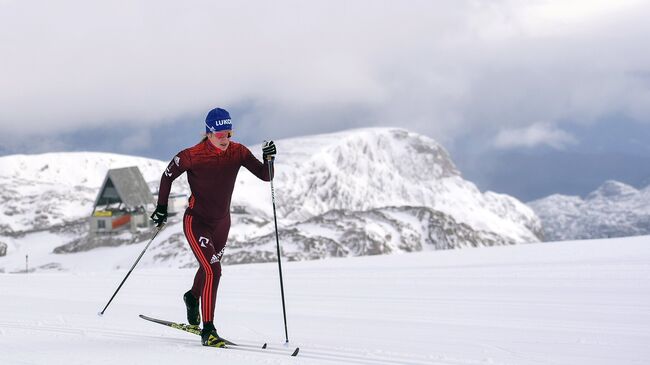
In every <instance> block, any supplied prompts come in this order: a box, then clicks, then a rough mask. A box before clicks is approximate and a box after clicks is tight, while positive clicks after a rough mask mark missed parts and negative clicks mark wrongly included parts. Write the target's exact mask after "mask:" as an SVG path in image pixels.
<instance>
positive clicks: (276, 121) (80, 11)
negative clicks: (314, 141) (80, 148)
mask: <svg viewBox="0 0 650 365" xmlns="http://www.w3.org/2000/svg"><path fill="white" fill-rule="evenodd" d="M0 7H1V11H0V44H2V46H3V56H2V57H1V58H0V79H1V80H2V83H1V84H0V135H1V136H0V143H3V142H2V140H3V139H4V140H6V141H8V140H9V139H11V142H12V143H15V141H16V140H20V139H27V138H29V137H31V136H35V135H36V136H38V135H43V134H46V135H48V136H49V137H52V136H56V135H57V134H60V133H74V132H75V131H78V130H82V129H88V128H101V127H103V126H105V125H106V124H111V125H115V126H116V127H117V126H119V125H127V124H128V125H131V124H137V125H142V126H147V125H152V126H157V125H161V124H165V123H171V122H172V121H177V120H179V119H180V118H186V117H188V116H191V118H193V119H191V120H188V122H187V127H188V128H195V125H196V129H197V130H198V129H200V126H201V123H200V119H201V118H202V117H203V115H205V113H206V112H207V111H208V110H209V109H211V108H212V107H214V106H217V105H219V106H224V107H227V108H231V109H235V110H237V111H239V113H238V114H237V115H234V117H235V118H236V119H238V120H239V121H240V123H239V125H240V126H247V125H248V126H254V127H255V131H256V133H259V134H264V135H271V136H273V137H274V138H277V137H285V136H288V135H289V134H307V133H319V132H326V131H332V130H338V129H344V128H348V127H357V126H369V125H398V126H404V127H407V128H410V129H413V130H416V131H418V132H421V133H425V134H428V135H431V136H433V137H435V138H438V139H445V138H453V137H455V136H460V135H463V134H466V133H468V131H473V130H477V129H489V130H493V131H498V130H501V129H503V128H507V129H514V130H516V129H521V128H526V127H529V126H530V123H529V121H531V120H546V121H549V122H550V123H555V124H557V125H559V124H561V123H563V121H565V120H571V121H574V122H575V121H577V122H582V123H590V122H592V121H594V120H597V119H598V118H599V117H601V116H602V115H607V114H610V113H612V112H617V113H622V114H625V115H628V116H630V117H631V118H636V119H638V120H650V109H649V108H648V106H647V105H648V103H647V101H648V100H649V99H650V88H648V86H647V81H646V80H642V79H641V77H642V76H639V75H644V74H647V72H648V66H647V65H648V64H650V50H649V49H648V48H647V47H640V45H642V44H645V43H646V42H647V37H648V34H650V25H649V24H650V23H648V22H647V21H646V19H645V17H644V14H648V13H650V4H648V3H647V2H639V1H593V2H592V1H579V0H557V1H546V0H544V1H542V0H539V1H530V2H521V1H513V0H501V1H486V2H476V1H473V0H459V1H453V2H448V1H431V0H419V1H418V0H414V1H407V2H397V1H380V0H379V1H378V0H357V1H324V0H316V1H309V2H304V1H298V0H293V1H287V0H280V1H274V2H268V1H261V0H248V1H238V2H218V1H208V0H196V1H188V2H184V3H183V4H180V3H178V2H173V1H169V0H162V1H160V0H159V1H154V0H140V1H92V2H88V1H82V0H61V1H57V2H51V1H45V0H40V1H39V0H36V1H0ZM584 9H588V10H589V11H582V10H584ZM631 55H634V57H631ZM194 119H196V120H194ZM278 134H279V135H278ZM9 136H10V137H9ZM258 139H260V138H258ZM7 143H9V142H7Z"/></svg>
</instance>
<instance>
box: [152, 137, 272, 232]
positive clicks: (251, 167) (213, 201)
mask: <svg viewBox="0 0 650 365" xmlns="http://www.w3.org/2000/svg"><path fill="white" fill-rule="evenodd" d="M241 166H244V167H246V168H247V169H248V171H250V172H251V173H253V175H255V176H257V177H258V178H260V179H262V180H264V181H270V180H271V176H269V166H268V161H264V162H263V163H262V162H260V161H259V160H258V159H257V158H255V156H253V154H252V153H251V151H250V150H249V149H248V148H247V147H246V146H244V145H242V144H239V143H236V142H232V141H231V142H230V144H229V145H228V148H227V149H226V150H225V151H222V150H220V149H218V148H217V147H215V146H214V145H213V144H212V143H211V142H210V141H209V140H207V139H206V140H204V141H202V142H199V143H198V144H197V145H196V146H194V147H190V148H187V149H184V150H182V151H181V152H179V153H178V154H177V155H176V156H174V158H173V159H172V160H171V162H170V163H169V166H167V169H165V172H163V174H162V178H161V179H160V189H159V191H158V204H162V205H166V204H167V200H168V198H169V191H170V190H171V186H172V182H173V181H174V180H175V179H176V178H177V177H179V176H180V175H181V174H182V173H183V172H186V171H187V181H188V182H189V184H190V189H191V191H192V195H191V196H190V202H189V203H190V204H189V207H188V210H187V212H188V213H189V214H191V215H193V216H195V217H197V218H199V219H201V220H202V221H204V222H206V223H211V222H215V221H217V220H219V219H220V218H223V217H225V216H226V215H228V214H230V199H231V197H232V192H233V189H234V188H235V180H236V179H237V173H238V172H239V168H240V167H241Z"/></svg>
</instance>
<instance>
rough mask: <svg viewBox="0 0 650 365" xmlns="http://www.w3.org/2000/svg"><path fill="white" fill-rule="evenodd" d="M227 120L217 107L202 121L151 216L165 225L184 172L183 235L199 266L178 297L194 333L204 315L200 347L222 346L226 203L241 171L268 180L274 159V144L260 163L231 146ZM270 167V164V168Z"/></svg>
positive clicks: (169, 172)
mask: <svg viewBox="0 0 650 365" xmlns="http://www.w3.org/2000/svg"><path fill="white" fill-rule="evenodd" d="M232 135H233V132H232V120H231V118H230V114H229V113H228V112H227V111H226V110H224V109H221V108H215V109H212V110H211V111H210V112H209V113H208V115H207V117H206V118H205V135H204V137H203V139H202V140H201V142H199V143H198V144H197V145H195V146H193V147H190V148H187V149H184V150H182V151H181V152H179V153H178V154H176V156H174V158H173V159H172V160H171V162H170V163H169V165H168V166H167V168H166V169H165V171H164V172H163V174H162V177H161V179H160V188H159V192H158V203H157V206H156V210H155V211H154V212H153V214H152V215H151V219H152V220H153V222H154V223H155V224H156V225H157V226H158V227H160V226H161V225H162V224H164V223H165V222H166V220H167V201H168V198H169V192H170V190H171V185H172V182H173V181H174V180H175V179H176V178H177V177H179V176H180V175H181V174H182V173H183V172H187V180H188V182H189V185H190V190H191V195H190V198H189V207H188V208H187V209H186V210H185V214H184V216H183V232H184V233H185V237H186V238H187V241H188V243H189V245H190V248H191V249H192V252H193V253H194V256H195V257H196V259H197V260H198V262H199V269H198V270H197V272H196V275H195V276H194V283H193V285H192V289H190V290H189V291H187V292H186V293H185V294H184V295H183V301H184V302H185V306H186V309H187V320H188V322H189V324H190V325H193V326H196V327H197V328H198V326H199V324H200V323H201V315H200V314H199V303H200V305H201V313H202V314H203V328H202V329H201V343H202V344H203V345H204V346H214V347H223V346H225V340H224V339H223V338H221V337H220V336H219V335H218V334H217V330H216V328H215V326H214V322H213V318H214V308H215V301H216V296H217V289H218V287H219V279H220V277H221V258H222V256H223V254H224V250H225V247H226V240H227V238H228V231H229V230H230V201H231V197H232V192H233V189H234V187H235V180H236V178H237V173H238V171H239V168H240V167H241V166H244V167H245V168H247V169H248V170H249V171H250V172H251V173H253V175H255V176H257V177H258V178H260V179H261V180H264V181H270V180H271V179H272V178H273V176H272V174H273V172H272V171H271V172H270V171H269V170H270V169H269V163H270V162H269V161H270V160H272V159H273V158H274V157H275V154H276V152H277V151H276V147H275V144H274V143H273V141H269V142H265V143H264V145H263V147H262V156H263V162H260V161H259V160H258V159H257V158H255V156H253V154H252V153H251V151H250V150H249V149H248V148H247V147H245V146H244V145H242V144H239V143H237V142H233V141H231V137H232ZM271 166H272V165H271Z"/></svg>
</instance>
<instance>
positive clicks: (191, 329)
mask: <svg viewBox="0 0 650 365" xmlns="http://www.w3.org/2000/svg"><path fill="white" fill-rule="evenodd" d="M139 317H140V318H142V319H144V320H146V321H149V322H153V323H158V324H162V325H163V326H167V327H171V328H175V329H177V330H181V331H185V332H187V333H191V334H193V335H198V336H200V335H201V328H199V326H193V325H189V324H186V323H176V322H171V321H166V320H164V319H158V318H153V317H148V316H145V315H144V314H140V315H139ZM223 340H224V341H225V342H226V347H223V348H226V349H240V350H253V351H256V350H261V351H264V352H277V353H282V354H287V353H288V352H287V351H284V350H283V349H279V348H269V347H268V346H267V344H266V343H264V344H263V345H262V346H255V345H248V344H237V343H234V342H232V341H229V340H226V339H225V338H224V339H223ZM299 351H300V347H296V348H295V349H294V350H293V352H291V356H298V352H299Z"/></svg>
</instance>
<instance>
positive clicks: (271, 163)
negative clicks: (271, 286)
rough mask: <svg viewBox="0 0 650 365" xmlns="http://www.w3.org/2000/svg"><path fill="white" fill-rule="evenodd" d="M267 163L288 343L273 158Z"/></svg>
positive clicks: (287, 340)
mask: <svg viewBox="0 0 650 365" xmlns="http://www.w3.org/2000/svg"><path fill="white" fill-rule="evenodd" d="M266 159H267V160H268V161H269V178H270V179H271V201H272V202H273V222H274V223H275V243H276V247H277V249H278V270H279V272H280V293H281V295H282V315H283V316H284V337H285V340H286V343H289V331H288V330H287V310H286V306H285V302H284V284H283V283H282V260H280V237H279V236H278V218H277V215H276V213H275V189H274V188H273V172H272V166H273V156H268V157H267V158H266Z"/></svg>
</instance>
